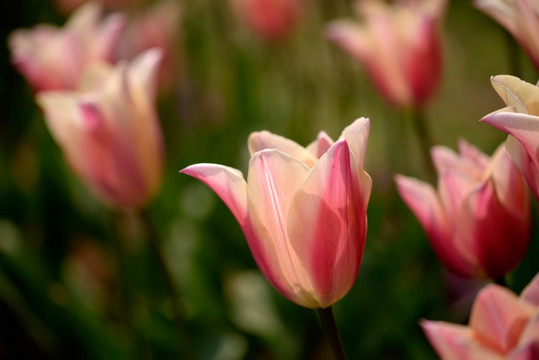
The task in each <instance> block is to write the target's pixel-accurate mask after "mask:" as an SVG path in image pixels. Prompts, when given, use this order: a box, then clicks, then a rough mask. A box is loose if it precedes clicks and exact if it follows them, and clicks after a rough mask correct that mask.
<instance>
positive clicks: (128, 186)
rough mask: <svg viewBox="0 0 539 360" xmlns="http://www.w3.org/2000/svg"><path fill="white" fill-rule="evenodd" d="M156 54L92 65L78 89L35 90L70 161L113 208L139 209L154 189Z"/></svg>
mask: <svg viewBox="0 0 539 360" xmlns="http://www.w3.org/2000/svg"><path fill="white" fill-rule="evenodd" d="M160 58H161V52H160V51H159V50H150V51H148V52H146V53H144V54H142V55H140V56H139V57H138V58H136V59H134V60H133V61H132V62H131V63H130V64H125V63H119V64H118V65H117V66H116V67H114V68H112V67H111V66H110V65H108V64H94V66H90V67H89V68H88V69H87V72H86V74H85V75H86V78H85V81H84V82H83V86H82V88H81V89H80V90H78V91H46V92H42V93H40V94H38V103H39V105H40V106H41V108H42V109H43V111H44V113H45V120H46V123H47V126H48V127H49V130H50V131H51V134H52V136H53V137H54V139H55V140H56V141H57V142H58V144H59V145H60V147H61V148H62V150H63V151H64V154H65V156H66V157H67V160H68V161H69V163H70V165H71V166H72V167H73V169H74V170H75V172H76V173H77V174H78V175H79V176H80V177H81V178H82V179H83V180H84V181H85V182H86V183H87V184H88V186H89V187H90V188H92V189H93V190H94V191H95V192H96V193H97V194H98V195H99V196H100V197H101V198H102V199H103V200H105V201H106V202H107V203H109V204H111V205H113V206H116V207H128V208H139V207H142V206H144V205H146V204H147V203H148V201H149V200H150V199H151V198H152V197H153V195H154V194H155V192H156V191H157V189H158V187H159V183H160V180H161V172H162V167H163V140H162V135H161V129H160V127H159V120H158V117H157V113H156V110H155V107H154V101H155V76H156V68H157V65H158V63H159V60H160Z"/></svg>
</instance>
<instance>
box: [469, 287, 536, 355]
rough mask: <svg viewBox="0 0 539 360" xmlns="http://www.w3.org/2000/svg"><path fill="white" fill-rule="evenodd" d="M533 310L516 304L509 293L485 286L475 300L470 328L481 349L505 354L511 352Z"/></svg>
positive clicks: (499, 288)
mask: <svg viewBox="0 0 539 360" xmlns="http://www.w3.org/2000/svg"><path fill="white" fill-rule="evenodd" d="M532 315H533V308H532V307H530V306H528V305H526V304H524V303H523V302H520V301H519V299H518V297H517V296H516V295H515V294H513V293H512V292H511V291H509V290H507V289H506V288H504V287H501V286H498V285H494V284H491V285H487V286H486V287H485V288H484V289H483V290H481V291H480V292H479V294H478V295H477V298H476V299H475V302H474V306H473V308H472V313H471V316H470V327H471V329H472V330H473V331H474V333H475V335H476V338H477V339H478V341H480V342H481V343H482V344H484V346H487V347H489V348H491V349H493V350H495V351H496V352H499V353H501V354H506V353H507V352H508V351H510V350H511V349H512V348H514V347H515V346H516V345H517V343H518V340H519V337H520V335H521V333H522V331H523V330H524V328H525V327H526V324H527V323H528V321H529V320H530V318H531V317H532Z"/></svg>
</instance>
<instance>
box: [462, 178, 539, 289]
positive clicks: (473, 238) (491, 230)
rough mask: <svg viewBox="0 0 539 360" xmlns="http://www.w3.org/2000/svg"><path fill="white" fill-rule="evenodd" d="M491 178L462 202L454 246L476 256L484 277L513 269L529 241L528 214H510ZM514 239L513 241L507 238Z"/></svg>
mask: <svg viewBox="0 0 539 360" xmlns="http://www.w3.org/2000/svg"><path fill="white" fill-rule="evenodd" d="M495 191H496V190H495V185H494V183H493V181H492V179H488V180H487V181H485V182H484V183H483V185H482V186H481V187H480V188H478V189H477V190H476V191H474V192H473V193H471V194H470V196H469V197H468V198H467V199H466V200H465V202H464V203H463V205H462V209H461V212H460V216H459V220H458V221H459V227H458V228H457V235H456V238H455V241H456V246H457V247H458V248H460V249H461V250H462V251H463V252H464V251H465V250H466V249H468V251H471V252H472V253H473V254H474V255H475V256H476V258H477V260H478V262H479V264H480V266H481V268H482V269H483V270H484V272H485V274H484V275H486V276H488V277H490V278H492V279H498V278H500V277H501V276H504V275H505V274H506V273H508V272H509V271H511V270H513V269H514V268H515V267H516V266H517V265H518V263H519V262H520V261H521V260H522V258H523V257H524V255H525V253H526V250H527V248H528V243H529V238H530V236H529V234H530V226H529V225H530V219H529V216H523V214H519V213H513V212H510V211H508V209H507V208H505V207H504V206H503V204H502V203H500V200H499V198H498V196H497V194H496V192H495ZM507 239H513V241H507Z"/></svg>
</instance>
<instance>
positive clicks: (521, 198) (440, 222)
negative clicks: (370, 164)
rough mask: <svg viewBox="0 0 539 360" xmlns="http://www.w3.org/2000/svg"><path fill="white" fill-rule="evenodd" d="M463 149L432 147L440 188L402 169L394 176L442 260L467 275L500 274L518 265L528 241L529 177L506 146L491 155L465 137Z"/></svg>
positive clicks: (461, 144) (444, 263)
mask: <svg viewBox="0 0 539 360" xmlns="http://www.w3.org/2000/svg"><path fill="white" fill-rule="evenodd" d="M459 151H460V154H456V153H455V152H453V151H452V150H450V149H448V148H446V147H443V146H437V147H433V148H432V151H431V154H432V159H433V162H434V165H435V168H436V171H437V173H438V190H437V191H436V190H435V189H434V187H433V186H432V185H430V184H428V183H425V182H423V181H419V180H416V179H413V178H409V177H405V176H402V175H397V176H396V179H395V180H396V182H397V189H398V191H399V194H400V195H401V197H402V199H403V200H404V202H405V203H406V204H407V205H408V206H409V207H410V209H411V210H412V212H414V213H415V215H416V216H417V218H418V220H419V222H420V223H421V225H422V226H423V228H424V229H425V232H426V233H427V235H428V237H429V240H430V242H431V245H432V247H433V249H434V252H435V253H436V255H437V256H438V258H439V259H440V261H441V262H442V264H443V265H444V266H446V267H447V268H448V269H449V270H450V271H452V272H454V273H455V274H457V275H460V276H463V277H475V278H483V277H489V278H492V279H498V278H500V277H502V276H504V275H505V274H506V273H508V272H509V271H511V270H512V269H514V268H515V267H516V266H517V265H518V263H519V262H520V261H521V260H522V258H523V257H524V255H525V253H526V250H527V247H528V243H529V239H530V224H531V218H530V216H531V213H530V201H529V194H528V191H527V189H526V183H525V181H524V179H523V177H522V175H521V174H520V172H519V171H518V169H517V168H516V167H515V166H514V165H513V163H512V161H511V159H510V158H509V156H508V155H507V153H506V152H505V149H504V148H503V146H500V147H499V148H498V149H497V150H496V152H495V153H494V155H492V157H491V158H489V157H488V156H486V155H485V154H483V153H482V152H480V151H479V150H478V149H476V148H475V147H473V146H471V145H470V144H468V143H467V142H465V141H464V140H461V141H460V142H459Z"/></svg>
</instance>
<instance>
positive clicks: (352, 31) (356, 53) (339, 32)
mask: <svg viewBox="0 0 539 360" xmlns="http://www.w3.org/2000/svg"><path fill="white" fill-rule="evenodd" d="M326 36H327V37H328V39H329V40H331V41H333V42H334V43H336V44H337V45H339V46H340V47H342V48H343V49H344V50H345V51H346V52H348V53H349V54H350V55H352V56H353V57H355V58H356V59H357V60H359V61H361V62H363V61H367V59H369V58H370V56H371V54H370V48H371V42H372V36H370V34H369V33H368V32H367V30H366V29H365V28H363V27H360V26H358V25H357V24H356V23H354V22H352V21H349V20H334V21H332V22H330V23H329V24H328V25H327V27H326Z"/></svg>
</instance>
